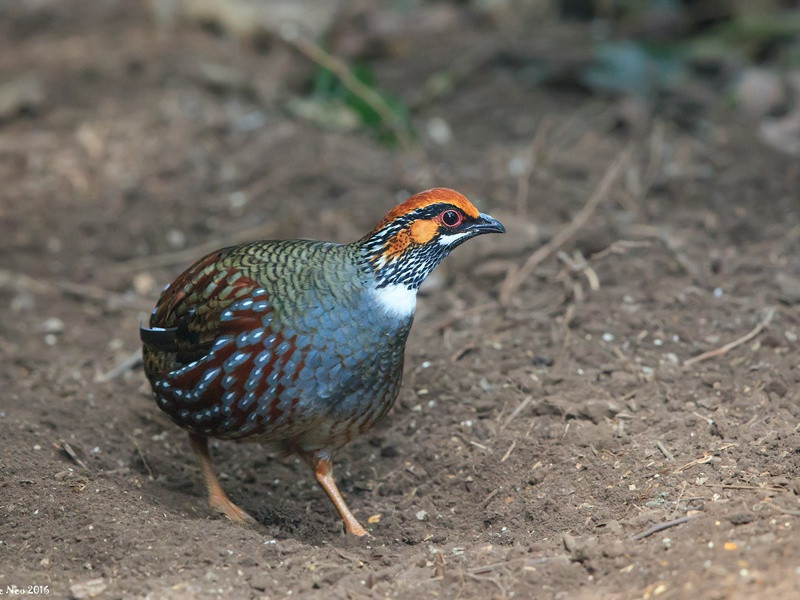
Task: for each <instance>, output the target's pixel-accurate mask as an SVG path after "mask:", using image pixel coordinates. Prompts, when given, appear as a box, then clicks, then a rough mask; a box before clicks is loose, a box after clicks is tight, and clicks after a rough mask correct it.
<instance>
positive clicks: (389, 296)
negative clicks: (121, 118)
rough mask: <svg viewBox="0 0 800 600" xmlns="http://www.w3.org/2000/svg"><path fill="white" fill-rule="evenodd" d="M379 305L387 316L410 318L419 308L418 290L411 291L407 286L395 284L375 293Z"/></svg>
mask: <svg viewBox="0 0 800 600" xmlns="http://www.w3.org/2000/svg"><path fill="white" fill-rule="evenodd" d="M374 294H375V298H376V299H377V300H378V304H380V306H381V307H382V308H383V310H384V311H386V313H387V314H390V315H395V316H398V317H410V316H411V315H413V314H414V309H415V308H416V307H417V290H410V289H408V288H407V287H406V286H405V285H403V284H399V283H395V284H392V285H387V286H386V287H382V288H380V289H376V290H375V291H374Z"/></svg>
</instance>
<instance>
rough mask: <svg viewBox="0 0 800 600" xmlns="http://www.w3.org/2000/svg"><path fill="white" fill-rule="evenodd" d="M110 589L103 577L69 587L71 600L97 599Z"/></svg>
mask: <svg viewBox="0 0 800 600" xmlns="http://www.w3.org/2000/svg"><path fill="white" fill-rule="evenodd" d="M107 587H108V584H106V582H105V580H104V579H103V578H102V577H98V578H97V579H89V580H88V581H82V582H80V583H75V584H73V585H71V586H69V593H70V598H73V599H74V600H83V599H84V598H96V597H98V596H99V595H100V594H102V593H103V592H104V591H105V589H106V588H107Z"/></svg>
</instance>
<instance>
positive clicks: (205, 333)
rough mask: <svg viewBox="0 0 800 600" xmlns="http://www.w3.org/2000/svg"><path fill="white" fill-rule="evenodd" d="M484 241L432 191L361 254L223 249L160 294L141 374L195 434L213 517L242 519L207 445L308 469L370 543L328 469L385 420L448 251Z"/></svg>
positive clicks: (357, 250)
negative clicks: (422, 288)
mask: <svg viewBox="0 0 800 600" xmlns="http://www.w3.org/2000/svg"><path fill="white" fill-rule="evenodd" d="M492 231H496V232H502V231H504V229H503V227H502V225H500V224H499V223H498V222H497V221H495V220H494V219H492V218H491V217H489V216H488V215H484V214H481V213H479V212H478V211H477V209H475V207H474V206H472V204H470V203H469V201H467V200H466V198H464V197H463V196H462V195H461V194H458V192H454V191H452V190H446V189H441V188H440V189H434V190H430V191H427V192H423V193H421V194H417V195H416V196H412V197H411V198H410V199H409V200H407V201H406V202H405V203H403V204H401V205H399V206H398V207H396V208H395V209H393V210H392V211H391V212H390V213H389V214H388V215H387V216H386V218H384V219H383V220H382V221H381V222H380V223H379V224H378V226H377V227H376V228H375V229H374V230H373V231H371V232H370V233H369V234H367V235H366V236H365V237H364V238H362V239H361V240H358V241H357V242H354V243H351V244H335V243H328V242H314V241H307V240H285V241H260V242H252V243H249V244H244V245H241V246H235V247H230V248H224V249H222V250H219V251H216V252H213V253H211V254H209V255H207V256H205V257H204V258H201V259H200V260H199V261H198V262H196V263H195V264H194V265H193V266H191V267H190V268H189V269H187V270H186V271H185V272H184V273H183V274H181V275H180V276H179V277H178V278H177V279H176V280H175V281H174V282H173V283H172V284H171V285H170V286H169V287H168V288H166V289H165V291H164V293H163V294H162V296H161V299H160V300H159V302H158V305H157V306H156V308H155V310H154V311H153V314H152V316H151V319H150V325H149V327H147V328H142V332H141V337H142V341H143V342H144V358H145V371H146V374H147V376H148V378H149V380H150V382H151V384H152V387H153V390H154V392H155V397H156V402H157V403H158V405H159V407H160V408H161V409H162V410H163V411H165V412H166V413H167V414H168V415H169V416H170V417H171V418H172V419H173V420H174V421H175V422H176V423H177V424H178V425H180V426H181V427H183V428H185V429H187V430H188V431H189V432H190V435H191V436H192V443H193V447H194V449H195V450H196V451H197V452H198V453H199V455H200V457H201V460H202V465H203V471H204V475H205V478H206V483H207V485H208V488H209V494H210V500H211V503H212V505H214V506H216V507H217V508H220V509H221V510H222V511H223V512H225V513H226V514H227V515H228V516H229V517H231V518H234V519H236V520H242V519H244V518H246V513H244V512H243V511H241V509H239V508H238V507H236V506H235V505H233V504H232V503H231V502H230V500H228V499H227V497H226V496H225V494H224V492H222V489H221V488H220V487H219V484H218V482H217V481H216V477H215V476H214V474H213V469H212V468H211V464H210V459H209V458H208V453H207V446H206V438H208V437H214V438H220V439H242V440H244V439H247V440H252V441H261V442H271V443H275V444H279V445H281V446H283V447H284V449H286V450H287V451H291V452H298V453H299V454H300V455H301V456H303V457H305V458H306V459H307V460H308V461H309V463H310V464H311V465H312V466H313V467H314V468H315V471H316V474H317V479H318V481H319V483H320V484H321V485H322V487H323V488H324V489H325V491H326V492H327V493H328V495H329V496H330V497H331V499H332V501H333V502H334V504H335V505H336V506H337V508H338V509H339V511H340V513H341V514H342V517H343V519H344V521H345V525H346V528H347V530H348V531H349V532H352V533H356V534H359V535H361V534H363V533H365V530H364V529H363V527H361V525H359V524H358V522H357V521H356V520H355V518H354V517H353V516H352V514H351V513H350V511H349V510H348V509H347V506H346V505H345V503H344V501H343V500H342V498H341V496H340V495H339V492H338V490H337V489H336V485H335V483H334V482H333V479H332V472H331V469H332V467H331V459H332V456H333V454H334V453H335V452H336V451H337V450H338V449H339V448H341V447H342V446H343V445H345V444H346V443H347V442H349V441H350V440H351V439H353V438H354V437H356V436H357V435H358V434H360V433H362V432H364V431H366V430H367V429H369V428H370V427H371V426H372V425H374V424H375V423H376V422H377V421H379V420H380V419H381V418H382V417H384V416H385V415H386V413H387V412H388V411H389V409H390V408H391V407H392V404H393V403H394V400H395V398H396V397H397V393H398V391H399V388H400V381H401V377H402V370H403V353H404V349H405V342H406V338H407V336H408V333H409V330H410V328H411V323H412V320H413V315H414V308H415V303H416V291H417V288H418V287H419V285H420V284H421V283H422V281H423V280H424V279H425V277H426V276H427V275H428V273H430V272H431V271H432V270H433V269H434V268H435V267H436V265H437V264H438V263H439V262H440V261H441V260H442V259H443V258H444V257H445V256H446V255H447V254H448V253H449V252H450V250H452V248H454V247H455V246H457V245H459V244H460V243H463V241H465V240H466V239H468V238H469V237H473V236H475V235H478V234H481V233H486V232H492Z"/></svg>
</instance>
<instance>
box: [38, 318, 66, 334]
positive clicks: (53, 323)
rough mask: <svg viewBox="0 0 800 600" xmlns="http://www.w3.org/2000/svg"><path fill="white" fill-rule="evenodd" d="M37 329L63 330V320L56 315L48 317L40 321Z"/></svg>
mask: <svg viewBox="0 0 800 600" xmlns="http://www.w3.org/2000/svg"><path fill="white" fill-rule="evenodd" d="M39 331H41V332H42V333H61V332H63V331H64V321H62V320H61V319H59V318H58V317H50V318H48V319H45V320H44V321H42V324H41V325H40V326H39Z"/></svg>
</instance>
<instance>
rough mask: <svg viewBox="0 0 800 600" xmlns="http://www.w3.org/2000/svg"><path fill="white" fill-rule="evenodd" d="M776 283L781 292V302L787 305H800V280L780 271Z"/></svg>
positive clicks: (776, 276)
mask: <svg viewBox="0 0 800 600" xmlns="http://www.w3.org/2000/svg"><path fill="white" fill-rule="evenodd" d="M775 283H777V284H778V288H779V289H780V291H781V296H780V298H781V300H782V301H783V302H786V303H787V304H797V303H800V279H798V278H797V277H795V276H794V275H790V274H789V273H785V272H783V271H780V272H779V273H778V274H777V275H775Z"/></svg>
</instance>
